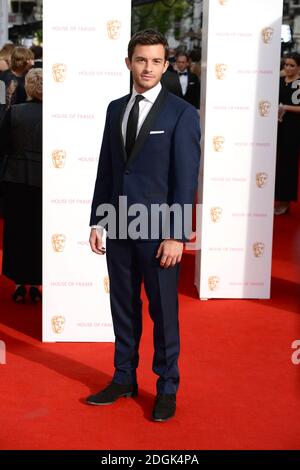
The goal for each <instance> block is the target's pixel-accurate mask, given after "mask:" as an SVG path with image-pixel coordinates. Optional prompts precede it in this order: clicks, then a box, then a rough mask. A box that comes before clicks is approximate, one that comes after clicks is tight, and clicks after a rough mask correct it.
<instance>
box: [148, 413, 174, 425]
mask: <svg viewBox="0 0 300 470" xmlns="http://www.w3.org/2000/svg"><path fill="white" fill-rule="evenodd" d="M174 416H175V415H172V416H169V417H168V418H164V419H162V418H154V417H153V416H152V421H153V422H154V423H165V422H166V421H169V420H170V419H172V418H174Z"/></svg>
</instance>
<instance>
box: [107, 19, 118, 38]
mask: <svg viewBox="0 0 300 470" xmlns="http://www.w3.org/2000/svg"><path fill="white" fill-rule="evenodd" d="M121 26H122V23H121V21H119V20H111V21H108V22H107V34H108V37H109V39H119V38H120V33H121Z"/></svg>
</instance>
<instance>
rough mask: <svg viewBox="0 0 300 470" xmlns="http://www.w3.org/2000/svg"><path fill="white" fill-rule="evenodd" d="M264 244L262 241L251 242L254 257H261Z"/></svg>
mask: <svg viewBox="0 0 300 470" xmlns="http://www.w3.org/2000/svg"><path fill="white" fill-rule="evenodd" d="M264 249H265V244H264V243H263V242H255V243H253V253H254V256H255V258H261V257H262V256H263V254H264Z"/></svg>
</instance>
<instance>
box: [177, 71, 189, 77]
mask: <svg viewBox="0 0 300 470" xmlns="http://www.w3.org/2000/svg"><path fill="white" fill-rule="evenodd" d="M178 75H179V77H181V75H187V72H179V73H178Z"/></svg>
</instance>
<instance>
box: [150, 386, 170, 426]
mask: <svg viewBox="0 0 300 470" xmlns="http://www.w3.org/2000/svg"><path fill="white" fill-rule="evenodd" d="M175 411H176V395H175V394H168V393H159V394H158V395H157V396H156V399H155V404H154V408H153V414H152V419H153V421H167V420H168V419H170V418H172V417H173V416H174V415H175Z"/></svg>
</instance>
